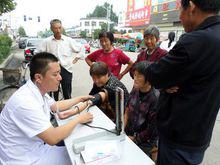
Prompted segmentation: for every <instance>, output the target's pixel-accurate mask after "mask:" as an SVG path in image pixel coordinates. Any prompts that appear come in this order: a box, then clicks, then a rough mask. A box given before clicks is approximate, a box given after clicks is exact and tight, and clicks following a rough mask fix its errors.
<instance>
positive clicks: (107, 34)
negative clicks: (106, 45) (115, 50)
mask: <svg viewBox="0 0 220 165" xmlns="http://www.w3.org/2000/svg"><path fill="white" fill-rule="evenodd" d="M102 37H107V38H108V39H109V40H110V42H111V44H113V42H114V39H115V38H114V35H113V33H112V32H110V31H108V32H107V31H101V32H100V33H99V39H101V38H102Z"/></svg>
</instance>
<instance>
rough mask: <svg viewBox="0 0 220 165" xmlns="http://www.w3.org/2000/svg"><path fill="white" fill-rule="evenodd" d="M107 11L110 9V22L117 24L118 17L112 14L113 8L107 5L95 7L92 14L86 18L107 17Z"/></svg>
mask: <svg viewBox="0 0 220 165" xmlns="http://www.w3.org/2000/svg"><path fill="white" fill-rule="evenodd" d="M107 9H110V20H111V21H112V22H115V23H117V22H118V16H117V15H116V14H115V13H114V12H113V10H112V9H113V6H112V5H110V4H109V3H107V2H106V3H105V4H104V5H102V6H96V7H95V10H94V11H93V13H90V14H88V15H87V16H86V17H87V18H91V17H98V18H103V17H107Z"/></svg>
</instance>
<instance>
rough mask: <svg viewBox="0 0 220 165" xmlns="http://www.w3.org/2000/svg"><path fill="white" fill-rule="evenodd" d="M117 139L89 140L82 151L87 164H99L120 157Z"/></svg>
mask: <svg viewBox="0 0 220 165" xmlns="http://www.w3.org/2000/svg"><path fill="white" fill-rule="evenodd" d="M118 146H119V145H118V141H116V140H103V141H89V142H87V143H86V145H85V150H84V151H81V155H82V158H83V160H84V162H85V164H89V165H98V164H104V163H107V162H110V161H114V160H118V159H120V156H121V152H120V148H119V147H118Z"/></svg>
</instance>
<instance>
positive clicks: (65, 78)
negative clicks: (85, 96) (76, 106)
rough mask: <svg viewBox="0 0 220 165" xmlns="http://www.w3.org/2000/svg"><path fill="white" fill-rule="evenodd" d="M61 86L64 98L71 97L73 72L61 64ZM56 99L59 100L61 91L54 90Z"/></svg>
mask: <svg viewBox="0 0 220 165" xmlns="http://www.w3.org/2000/svg"><path fill="white" fill-rule="evenodd" d="M61 76H62V80H61V87H62V91H63V98H64V99H70V98H71V93H72V78H73V74H72V73H70V72H68V71H67V70H66V69H65V68H63V67H62V66H61ZM54 99H55V100H56V101H58V99H59V92H58V91H57V92H54Z"/></svg>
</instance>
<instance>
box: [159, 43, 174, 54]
mask: <svg viewBox="0 0 220 165" xmlns="http://www.w3.org/2000/svg"><path fill="white" fill-rule="evenodd" d="M168 44H169V40H165V41H162V42H161V44H160V48H161V49H165V50H167V51H168V52H169V51H170V50H171V49H172V48H173V47H174V45H175V44H176V42H175V41H173V42H172V43H171V45H170V47H169V48H168Z"/></svg>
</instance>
